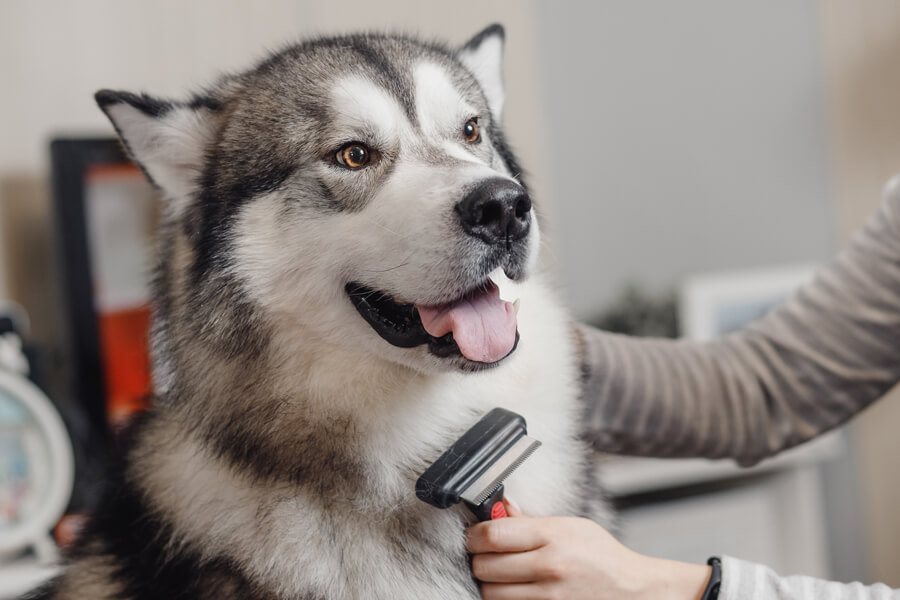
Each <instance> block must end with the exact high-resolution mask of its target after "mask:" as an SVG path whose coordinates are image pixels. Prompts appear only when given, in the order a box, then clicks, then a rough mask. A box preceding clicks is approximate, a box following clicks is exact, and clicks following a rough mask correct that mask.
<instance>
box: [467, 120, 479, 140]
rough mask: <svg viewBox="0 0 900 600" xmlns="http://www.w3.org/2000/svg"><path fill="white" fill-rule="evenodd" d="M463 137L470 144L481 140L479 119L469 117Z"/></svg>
mask: <svg viewBox="0 0 900 600" xmlns="http://www.w3.org/2000/svg"><path fill="white" fill-rule="evenodd" d="M463 137H464V138H465V140H466V141H467V142H469V143H470V144H474V143H476V142H480V141H481V131H480V130H479V129H478V119H469V120H468V121H466V124H465V125H463Z"/></svg>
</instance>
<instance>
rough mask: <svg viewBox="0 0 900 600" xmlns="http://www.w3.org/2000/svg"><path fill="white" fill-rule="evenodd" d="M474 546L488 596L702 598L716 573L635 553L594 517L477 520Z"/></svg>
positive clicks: (534, 599)
mask: <svg viewBox="0 0 900 600" xmlns="http://www.w3.org/2000/svg"><path fill="white" fill-rule="evenodd" d="M508 511H509V512H510V513H511V514H510V516H512V517H515V515H516V514H517V511H516V510H515V509H514V508H510V507H508ZM468 547H469V552H471V553H472V554H473V555H474V556H473V558H472V570H473V572H474V573H475V577H476V578H477V579H478V580H479V581H481V582H482V583H481V595H482V597H483V598H484V600H513V599H521V600H526V599H527V600H538V599H544V598H546V599H556V598H566V599H567V600H581V599H585V600H605V599H616V600H643V599H645V598H648V599H649V598H652V599H653V600H666V599H668V600H696V599H697V598H699V597H700V595H701V594H702V593H703V589H704V587H705V586H706V582H707V580H708V578H709V574H710V568H709V567H707V566H705V565H692V564H687V563H680V562H675V561H669V560H662V559H656V558H650V557H647V556H643V555H641V554H638V553H636V552H633V551H631V550H629V549H628V548H626V547H625V546H623V545H622V544H621V543H619V542H618V541H617V540H616V539H615V538H614V537H613V536H612V535H610V534H609V533H608V532H607V531H606V530H605V529H603V528H602V527H600V526H599V525H597V524H596V523H594V522H593V521H590V520H588V519H578V518H572V517H545V518H531V517H522V516H518V517H515V518H508V519H498V520H495V521H485V522H483V523H478V524H477V525H474V526H472V527H471V528H470V529H469V531H468Z"/></svg>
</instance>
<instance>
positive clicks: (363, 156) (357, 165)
mask: <svg viewBox="0 0 900 600" xmlns="http://www.w3.org/2000/svg"><path fill="white" fill-rule="evenodd" d="M371 157H372V153H371V152H370V151H369V149H368V148H367V147H366V146H365V144H360V143H359V142H350V143H349V144H346V145H345V146H344V147H343V148H341V149H340V150H338V151H337V154H335V155H334V158H335V160H336V161H337V162H338V164H340V165H343V166H345V167H347V168H348V169H361V168H363V167H364V166H366V165H367V164H369V160H370V159H371Z"/></svg>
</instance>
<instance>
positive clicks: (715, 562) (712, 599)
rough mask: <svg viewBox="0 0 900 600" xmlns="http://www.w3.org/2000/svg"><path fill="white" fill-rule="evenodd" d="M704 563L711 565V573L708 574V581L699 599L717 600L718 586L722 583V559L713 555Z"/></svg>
mask: <svg viewBox="0 0 900 600" xmlns="http://www.w3.org/2000/svg"><path fill="white" fill-rule="evenodd" d="M706 564H708V565H709V566H711V567H712V573H710V575H709V582H708V583H707V584H706V589H705V590H703V595H702V596H700V600H717V599H718V597H719V587H721V585H722V561H721V560H719V559H718V558H717V557H715V556H713V557H712V558H710V559H709V560H708V561H706Z"/></svg>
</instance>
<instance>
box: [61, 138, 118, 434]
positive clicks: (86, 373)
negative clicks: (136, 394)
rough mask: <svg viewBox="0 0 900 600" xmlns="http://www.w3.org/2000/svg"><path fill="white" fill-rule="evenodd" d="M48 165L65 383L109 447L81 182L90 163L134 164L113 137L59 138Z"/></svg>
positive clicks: (101, 362) (73, 398)
mask: <svg viewBox="0 0 900 600" xmlns="http://www.w3.org/2000/svg"><path fill="white" fill-rule="evenodd" d="M50 165H51V180H52V196H53V209H54V210H53V213H54V217H55V218H54V221H55V223H54V225H55V233H56V240H57V243H56V246H57V256H58V260H59V267H60V277H61V282H60V283H61V290H62V296H63V297H62V313H63V322H64V324H65V326H64V330H63V332H62V333H63V340H62V342H63V364H64V366H63V376H64V378H65V381H64V384H65V387H66V390H67V393H68V395H69V396H70V397H71V399H72V400H73V401H74V403H75V404H76V405H77V406H78V407H79V409H80V412H81V413H82V415H83V417H84V418H85V419H86V420H87V422H88V425H89V428H90V430H91V436H92V437H93V438H94V439H93V440H92V442H95V443H97V444H98V446H99V447H102V448H103V449H108V448H109V444H110V442H111V431H110V427H109V422H108V419H107V410H106V389H105V384H104V372H103V358H102V355H101V348H100V339H99V332H98V322H97V313H96V309H95V301H94V300H95V299H94V289H93V276H92V273H91V256H90V247H89V240H88V235H89V234H88V228H87V220H86V214H85V181H86V174H87V172H88V170H89V169H90V168H91V167H94V166H99V165H104V166H107V165H133V163H132V161H131V160H130V159H129V158H128V157H127V156H126V155H125V152H124V151H123V150H122V147H121V146H120V144H119V142H118V140H116V139H115V138H112V137H110V138H57V139H54V140H52V141H51V143H50ZM92 445H94V444H93V443H92Z"/></svg>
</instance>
